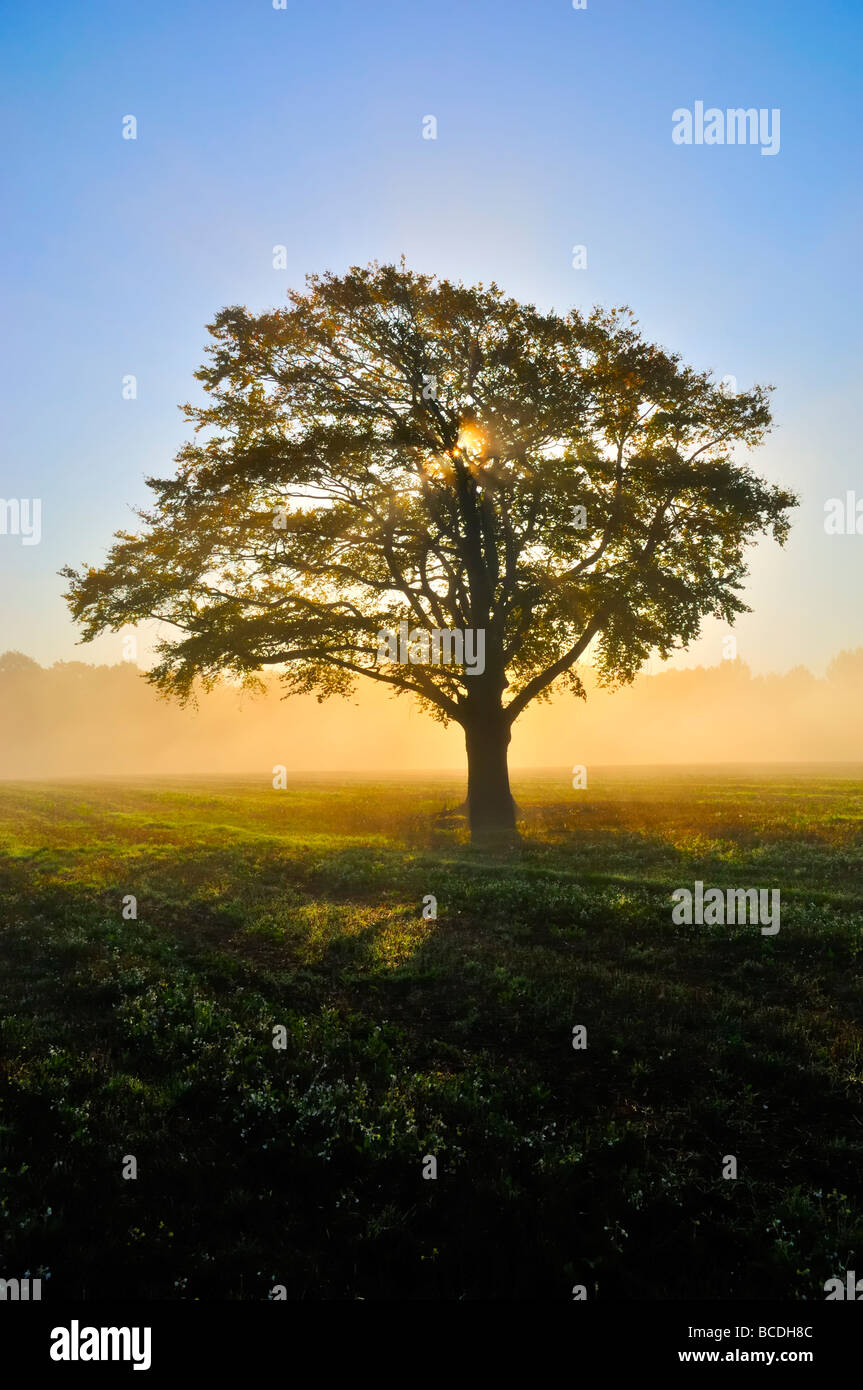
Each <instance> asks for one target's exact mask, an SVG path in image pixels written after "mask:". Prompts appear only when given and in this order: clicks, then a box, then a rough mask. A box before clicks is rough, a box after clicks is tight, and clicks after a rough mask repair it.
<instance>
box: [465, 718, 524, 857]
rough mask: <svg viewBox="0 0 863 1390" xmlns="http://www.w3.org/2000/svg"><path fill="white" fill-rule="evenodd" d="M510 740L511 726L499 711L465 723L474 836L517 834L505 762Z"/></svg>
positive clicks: (477, 837) (468, 796)
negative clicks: (496, 713)
mask: <svg viewBox="0 0 863 1390" xmlns="http://www.w3.org/2000/svg"><path fill="white" fill-rule="evenodd" d="M509 740H510V730H509V725H508V724H507V722H506V720H504V719H503V718H502V717H501V715H500V714H498V715H497V716H495V715H491V714H489V716H488V717H478V718H476V717H475V718H473V719H471V720H470V721H469V722H468V723H467V724H466V725H465V742H466V744H467V809H468V819H469V822H470V830H471V836H472V837H473V838H474V839H481V838H488V837H493V838H497V837H500V836H501V835H504V836H506V835H509V836H514V835H515V833H516V829H515V802H514V801H513V799H512V792H511V791H510V789H509V771H508V768H507V761H506V759H507V749H508V748H509Z"/></svg>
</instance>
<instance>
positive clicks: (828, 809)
mask: <svg viewBox="0 0 863 1390" xmlns="http://www.w3.org/2000/svg"><path fill="white" fill-rule="evenodd" d="M514 789H515V794H516V798H517V800H518V802H519V805H520V807H521V809H522V813H523V816H524V825H523V830H524V847H523V850H522V852H521V853H520V854H519V855H517V856H510V857H509V858H508V859H501V858H494V857H489V856H488V855H486V854H483V853H481V852H479V851H474V850H472V849H471V848H470V846H469V845H468V844H467V843H466V838H465V834H464V829H463V826H462V825H461V823H460V822H441V821H437V820H436V815H437V813H438V812H440V811H441V810H442V809H443V808H444V807H446V806H449V807H453V806H455V805H456V804H457V802H458V801H459V800H460V799H461V796H462V789H461V785H460V783H459V782H458V781H457V780H456V779H452V780H451V781H447V780H446V779H445V778H436V777H431V776H430V777H428V778H425V779H422V778H417V779H415V780H413V781H411V782H401V783H398V782H393V781H386V780H380V781H378V782H375V783H372V782H371V781H365V782H364V781H361V780H359V779H343V780H338V779H335V778H319V779H313V778H305V779H303V780H302V781H298V782H297V783H296V784H294V785H292V786H291V787H290V789H289V790H287V791H283V792H275V791H273V790H271V789H270V788H269V786H268V785H267V784H264V785H263V786H255V785H253V784H252V783H251V782H250V781H245V782H242V781H239V780H236V779H233V780H230V779H213V780H211V781H203V780H201V779H198V780H196V781H194V782H188V781H182V780H180V779H177V780H176V781H172V782H165V781H162V782H159V783H156V782H153V783H150V784H147V783H146V782H141V783H139V784H137V785H135V786H126V785H124V784H122V783H120V782H101V783H90V784H84V783H80V784H71V783H61V784H58V785H55V786H48V785H46V784H33V785H23V784H9V783H6V784H0V894H2V910H0V981H2V983H0V995H2V1001H3V1010H2V1011H3V1014H4V1021H3V1030H2V1057H3V1065H2V1079H0V1086H2V1090H0V1208H2V1210H0V1276H2V1277H15V1276H16V1275H23V1273H24V1272H25V1271H29V1272H30V1273H31V1274H32V1275H34V1276H39V1275H41V1276H42V1277H43V1279H47V1278H49V1277H50V1283H48V1284H47V1286H45V1288H46V1291H45V1297H46V1298H50V1297H52V1296H53V1297H58V1298H65V1297H68V1298H77V1297H86V1298H100V1297H105V1298H107V1297H114V1296H121V1297H143V1298H201V1299H209V1298H230V1299H265V1298H266V1297H267V1296H268V1292H269V1290H270V1289H271V1288H272V1286H273V1285H274V1284H284V1285H285V1286H286V1289H287V1293H288V1297H289V1298H350V1299H354V1298H365V1299H369V1298H387V1297H407V1298H444V1299H459V1298H468V1299H476V1298H495V1299H497V1298H511V1297H536V1298H552V1299H558V1298H560V1299H567V1298H569V1297H570V1296H571V1295H570V1290H571V1287H572V1285H573V1284H575V1283H581V1284H584V1285H585V1286H586V1287H587V1290H588V1294H589V1296H590V1297H600V1298H608V1299H615V1298H636V1299H665V1298H681V1297H695V1298H737V1297H741V1298H747V1297H749V1298H783V1297H789V1298H797V1299H800V1298H805V1299H821V1298H823V1297H824V1293H823V1284H824V1281H825V1280H826V1279H828V1278H831V1277H834V1276H836V1275H839V1276H840V1277H841V1276H842V1275H843V1273H844V1271H845V1270H846V1269H847V1268H855V1267H857V1266H860V1263H861V1261H863V1219H861V1213H860V1200H859V1199H860V1191H861V1172H863V1162H861V1159H863V1111H861V1106H860V1090H861V1078H863V1048H861V1028H860V1019H861V1002H863V989H861V948H863V935H861V926H863V779H861V778H859V777H858V778H856V779H855V778H854V777H840V776H838V775H837V773H836V771H835V770H834V771H832V772H831V771H829V770H827V771H823V772H810V773H804V772H802V771H796V772H793V773H792V772H788V773H782V774H777V773H775V772H774V773H772V774H768V773H766V772H757V771H750V772H749V773H746V772H728V773H723V774H720V773H718V772H717V771H715V770H714V771H712V772H707V773H702V774H699V773H697V772H694V771H678V772H675V773H668V772H665V773H663V772H661V771H659V770H651V769H640V770H638V771H629V772H623V771H621V770H605V771H603V770H593V769H592V770H591V786H590V789H589V790H587V791H573V790H571V788H570V786H569V779H568V777H567V776H566V775H565V774H564V773H562V772H561V773H560V774H557V775H555V774H551V773H549V774H536V775H530V776H522V777H520V778H519V777H516V778H515V779H514ZM697 878H700V879H703V880H704V881H705V883H707V884H710V885H718V886H734V887H770V888H779V889H780V891H781V895H782V926H781V931H780V932H779V934H778V936H775V937H763V936H762V935H761V934H760V932H759V930H758V928H757V927H755V926H745V927H744V926H741V927H737V926H734V927H697V926H691V927H687V926H675V925H673V924H672V921H671V903H670V894H671V892H672V890H673V889H674V888H675V887H683V886H689V887H691V886H692V884H693V882H694V880H695V879H697ZM126 894H134V895H135V896H136V898H137V903H138V918H137V920H136V921H133V920H129V921H126V920H123V917H122V911H121V907H122V899H123V896H124V895H126ZM426 894H434V895H435V896H436V898H437V903H438V915H437V919H436V920H432V921H427V920H424V919H423V916H422V910H421V909H422V901H423V897H424V895H426ZM579 1023H581V1024H584V1025H586V1027H587V1030H588V1047H587V1050H586V1051H574V1050H573V1048H572V1046H571V1035H572V1029H573V1026H574V1025H575V1024H579ZM279 1024H281V1025H283V1026H284V1027H285V1028H286V1030H287V1047H286V1048H285V1049H284V1050H276V1049H274V1048H273V1046H272V1036H273V1028H274V1026H276V1025H279ZM128 1154H132V1155H134V1156H135V1157H136V1158H137V1161H138V1178H137V1180H135V1181H124V1179H123V1178H122V1176H121V1170H122V1164H123V1158H124V1156H125V1155H128ZM427 1154H433V1155H434V1156H435V1157H436V1158H437V1162H438V1178H437V1180H436V1181H426V1180H424V1179H423V1177H422V1167H423V1158H424V1156H425V1155H427ZM726 1154H734V1155H736V1157H737V1160H738V1164H739V1177H738V1178H737V1180H736V1181H724V1180H723V1179H722V1177H721V1172H722V1162H723V1157H724V1156H725V1155H726ZM855 1261H856V1265H855Z"/></svg>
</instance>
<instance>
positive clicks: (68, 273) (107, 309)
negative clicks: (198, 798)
mask: <svg viewBox="0 0 863 1390" xmlns="http://www.w3.org/2000/svg"><path fill="white" fill-rule="evenodd" d="M861 38H863V7H861V6H860V5H859V2H858V0H855V3H851V0H848V2H847V3H832V4H831V3H828V4H820V5H814V4H812V3H807V4H804V3H798V2H797V0H782V2H781V3H780V2H779V0H760V3H759V4H758V5H757V6H754V5H753V4H752V3H751V0H749V3H743V0H731V3H725V4H715V5H711V6H706V5H700V4H699V5H693V4H692V3H691V0H663V3H661V4H649V3H646V0H619V2H615V0H588V7H587V9H586V10H579V11H576V10H574V9H573V8H572V4H571V0H521V2H520V3H514V0H460V2H459V3H455V0H442V2H441V3H434V4H432V3H427V4H426V3H421V2H418V0H400V3H397V2H396V0H386V2H382V0H377V2H376V0H368V2H367V3H364V4H362V5H359V4H356V3H347V0H336V3H328V0H315V3H311V2H310V0H287V8H286V9H285V10H274V9H273V7H272V3H271V0H209V3H203V0H184V3H182V4H177V3H176V0H175V2H174V3H163V2H162V0H149V3H146V4H144V3H139V4H117V3H110V4H108V3H102V2H101V0H91V3H87V4H84V3H69V4H65V5H60V6H39V5H33V6H30V5H19V6H11V5H7V6H4V7H3V8H2V10H0V44H2V51H3V53H4V55H5V58H4V68H5V71H4V80H3V83H2V89H0V119H2V126H3V135H4V139H3V147H4V156H3V184H4V190H5V194H6V198H5V202H6V216H5V218H4V219H3V225H2V229H0V254H2V265H3V281H4V286H3V288H4V301H5V306H4V307H5V313H4V322H5V326H6V331H5V333H4V335H3V340H2V353H3V361H2V373H0V381H2V393H3V396H4V397H5V399H4V400H3V418H4V426H5V428H4V430H3V443H2V454H0V496H2V497H4V498H10V497H28V498H29V497H40V498H41V499H42V507H43V521H42V531H43V537H42V541H41V543H40V544H39V545H37V546H23V545H22V544H21V543H20V538H18V537H14V536H8V535H7V536H0V584H2V590H3V602H2V608H0V651H3V650H6V649H8V648H17V649H20V650H23V651H25V652H27V653H28V654H29V655H31V656H33V657H35V658H36V659H37V660H39V661H41V662H43V663H50V662H51V661H53V660H57V659H70V658H76V657H77V658H79V659H85V660H105V661H115V660H119V659H121V650H120V639H119V638H116V637H113V638H104V639H100V641H99V642H97V643H95V644H93V645H92V646H89V647H76V646H75V641H76V633H75V630H74V628H73V627H72V624H71V622H70V619H69V617H68V614H67V610H66V608H65V605H64V604H63V602H62V600H61V597H60V594H61V591H62V588H63V582H62V581H61V580H60V579H58V578H57V575H56V571H57V569H58V568H59V567H60V566H61V565H62V564H65V563H69V562H71V563H75V564H77V563H79V562H80V561H83V560H86V561H88V562H91V563H97V562H98V561H100V560H101V559H102V558H103V556H104V553H105V550H106V548H107V546H108V544H109V542H110V537H111V534H112V532H113V531H114V530H115V529H117V528H118V527H124V526H129V525H131V524H133V518H132V516H131V513H130V511H129V507H130V505H139V504H141V503H143V502H145V500H146V496H147V489H146V487H145V486H144V482H143V479H144V477H145V476H147V475H152V474H155V475H156V476H161V475H164V474H166V473H169V472H170V471H171V469H172V458H173V455H174V453H175V452H176V450H177V448H178V447H179V445H180V444H181V443H182V440H183V438H184V435H185V426H184V423H183V420H182V417H181V415H180V413H179V411H178V410H177V405H178V404H179V403H180V402H182V401H184V400H186V399H188V398H189V397H190V396H193V397H194V396H196V395H197V393H198V391H199V387H198V384H197V383H196V382H195V381H194V380H193V375H192V374H193V372H194V370H195V369H196V367H197V366H198V365H199V364H200V362H201V361H202V360H203V348H204V346H205V343H206V339H207V335H206V333H205V327H204V326H205V324H206V323H207V322H208V321H209V320H210V319H211V318H212V317H213V315H214V314H215V312H216V311H217V310H218V309H219V308H220V307H221V306H222V305H224V304H230V303H244V304H246V305H248V306H249V307H250V308H251V309H261V308H264V307H269V306H273V305H278V304H279V303H281V302H283V300H284V295H285V291H286V289H287V288H288V286H291V285H301V284H302V281H303V277H304V275H305V274H306V272H308V271H320V270H323V269H328V268H329V269H334V270H337V271H338V270H342V269H344V268H345V267H346V266H348V265H350V264H356V263H364V262H366V261H368V260H371V259H373V258H377V259H379V260H389V259H397V258H398V257H399V256H400V255H401V254H402V252H404V254H405V255H406V257H407V260H408V262H409V264H411V265H412V266H414V267H416V268H417V269H422V270H427V271H433V272H438V273H441V274H445V275H448V276H452V277H457V278H462V279H464V280H467V281H472V280H477V279H482V280H486V281H487V280H490V279H495V280H496V281H497V282H498V283H499V284H500V285H501V286H502V287H503V288H504V289H505V290H507V291H508V292H510V293H512V294H514V295H516V296H518V297H520V298H523V299H526V300H531V301H533V302H535V303H538V304H540V305H541V306H552V305H553V306H555V307H557V308H560V309H564V308H566V307H568V306H570V305H571V304H576V305H578V306H579V307H582V308H589V307H590V306H591V305H592V304H594V303H604V304H607V305H610V304H621V303H626V304H629V305H630V306H631V307H632V308H633V309H634V310H635V312H636V314H637V315H638V317H639V319H640V321H641V324H642V327H643V329H644V331H645V332H646V333H647V334H648V336H649V337H651V338H653V339H655V340H656V341H658V342H660V343H662V344H663V345H664V346H666V347H669V348H671V349H674V350H676V351H679V352H681V353H682V355H683V356H684V358H686V359H688V360H689V361H691V362H692V363H693V364H694V365H696V366H697V367H712V368H714V369H715V370H716V372H717V374H718V375H720V376H722V375H725V374H731V375H733V376H735V377H736V378H737V380H738V382H739V384H740V386H741V388H742V387H745V386H747V385H749V384H751V383H752V382H754V381H765V382H773V383H774V384H775V385H776V388H777V390H776V394H775V397H774V405H775V413H776V418H777V429H776V432H775V434H774V436H773V438H772V439H771V442H770V443H769V445H768V446H767V447H765V448H764V449H762V450H761V451H759V453H758V454H757V455H756V456H755V458H754V462H755V463H756V466H757V467H758V469H759V471H761V472H764V473H766V474H767V475H769V476H770V477H772V478H774V479H775V480H777V481H780V482H783V483H787V484H790V485H791V486H793V487H794V488H796V489H797V490H799V491H800V492H801V493H802V495H803V505H802V506H801V508H800V509H799V511H798V513H797V516H796V522H795V528H794V535H793V538H792V540H791V542H790V543H789V545H788V546H787V548H786V549H785V550H784V551H780V550H779V549H778V548H777V547H775V546H774V545H773V544H772V543H771V544H769V545H767V544H766V545H765V546H763V547H762V548H760V549H759V551H758V553H757V554H756V555H755V556H754V559H753V567H752V582H751V585H750V589H749V594H748V598H749V602H750V603H751V604H752V606H753V608H754V610H755V611H754V613H753V614H752V615H751V616H750V617H748V618H745V619H743V620H742V621H741V622H740V624H738V628H737V636H738V650H739V653H740V655H741V656H742V657H743V658H744V659H745V660H746V661H748V662H749V663H750V664H751V665H752V666H753V668H754V669H755V670H759V671H762V670H784V669H787V668H788V667H790V666H794V665H796V664H798V663H803V664H805V665H808V666H809V667H810V668H811V669H813V670H815V671H819V672H820V671H823V669H824V666H825V665H826V663H827V662H828V661H829V659H830V658H831V657H832V656H833V655H834V654H835V653H836V652H837V651H838V650H839V649H840V648H842V647H853V646H858V645H863V606H861V603H860V597H859V596H860V587H861V586H860V577H861V568H863V566H861V561H863V536H826V535H825V534H824V530H823V514H824V511H823V509H824V502H825V501H826V499H827V498H829V497H832V496H837V495H841V494H842V493H844V492H845V490H846V489H856V491H857V493H858V496H859V497H861V498H863V467H861V454H860V445H859V437H860V412H861V405H860V401H861V390H860V383H861V380H863V361H861V358H863V351H861V332H860V309H861V249H860V248H861V235H860V232H861V222H863V216H862V215H861V214H863V196H861V180H860V173H859V168H860V155H859V148H860V136H859V132H860V129H861V118H863V110H861V107H863V100H861V83H860V81H859V72H860V66H861V47H863V45H861ZM697 100H702V101H704V103H705V105H706V106H717V107H720V108H723V109H724V108H727V107H737V106H743V107H750V106H754V107H756V108H759V109H760V108H769V109H773V108H779V110H780V112H781V148H780V151H779V153H778V154H777V155H776V156H775V157H765V156H763V155H762V154H761V152H760V149H759V148H758V147H750V146H745V147H740V146H710V147H708V146H695V145H693V146H688V147H687V146H678V145H675V144H674V143H673V141H672V139H671V130H672V112H673V111H674V110H675V109H676V108H679V107H690V108H691V107H692V106H693V104H694V102H695V101H697ZM129 114H132V115H134V116H135V117H136V119H137V122H138V138H137V140H135V141H130V140H124V139H122V120H123V117H124V116H126V115H129ZM430 114H431V115H434V116H435V117H436V118H437V122H438V138H437V139H436V140H424V139H423V138H422V120H423V117H424V116H426V115H430ZM278 244H281V245H284V246H285V247H286V248H287V269H286V270H274V269H273V265H272V249H273V247H274V246H275V245H278ZM575 244H583V245H585V246H586V247H587V259H588V266H587V269H586V270H574V269H573V268H572V264H571V257H572V247H573V245H575ZM127 374H134V375H135V376H136V378H137V384H138V387H137V389H138V396H137V399H136V400H134V401H129V400H123V399H122V394H121V392H122V379H123V377H124V376H125V375H127ZM721 636H722V633H721V631H720V630H719V629H718V628H716V627H714V626H710V627H709V628H708V630H707V634H706V636H705V638H704V639H703V640H702V642H700V643H699V644H698V645H697V647H694V648H693V649H692V650H691V652H690V654H689V656H688V657H687V658H686V661H687V663H691V662H693V661H695V660H701V661H704V662H707V663H710V664H713V663H714V662H715V661H717V660H718V659H719V657H720V654H721Z"/></svg>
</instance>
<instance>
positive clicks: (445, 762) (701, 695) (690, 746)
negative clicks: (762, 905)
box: [0, 647, 863, 779]
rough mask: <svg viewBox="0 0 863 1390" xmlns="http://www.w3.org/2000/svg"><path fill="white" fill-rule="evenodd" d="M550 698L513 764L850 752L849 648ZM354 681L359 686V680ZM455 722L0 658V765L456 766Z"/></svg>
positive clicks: (861, 739)
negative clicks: (166, 688)
mask: <svg viewBox="0 0 863 1390" xmlns="http://www.w3.org/2000/svg"><path fill="white" fill-rule="evenodd" d="M582 677H583V679H584V681H585V685H586V686H587V688H588V698H587V700H586V701H581V700H576V699H575V698H573V697H572V696H569V695H566V696H559V697H557V698H556V699H554V700H553V701H552V702H551V703H550V704H548V705H538V706H536V707H534V708H532V709H531V710H530V711H529V712H528V713H527V714H526V715H525V716H524V717H523V719H522V720H520V721H519V722H518V724H517V725H516V729H515V733H514V736H513V744H512V749H511V763H512V765H513V766H519V765H520V766H542V767H552V766H561V767H562V766H564V765H566V764H576V763H585V764H590V763H591V762H593V763H660V762H678V763H680V762H683V763H692V762H741V761H756V762H766V761H780V762H800V761H819V762H820V761H840V762H854V761H857V762H860V761H863V724H861V719H860V712H861V708H863V647H860V648H857V649H856V650H855V651H850V652H842V653H841V654H840V655H839V656H837V657H836V659H835V660H834V661H833V662H832V663H831V665H830V667H829V670H828V672H827V675H826V677H825V678H824V679H819V678H816V677H815V676H813V675H812V674H811V672H809V671H807V670H806V669H805V668H804V667H796V668H795V669H794V670H792V671H789V672H788V673H787V674H786V675H769V676H753V675H752V673H751V672H750V670H749V668H748V667H747V666H745V665H744V664H743V663H742V662H740V661H723V662H721V663H720V665H718V666H712V667H696V668H695V669H692V670H668V671H664V672H661V673H660V674H658V675H655V676H641V677H639V679H638V680H637V681H636V683H635V684H634V685H633V686H630V687H625V688H623V689H621V690H618V691H614V692H609V691H605V690H600V689H597V688H596V686H595V683H594V682H593V681H592V680H591V679H590V672H589V671H586V672H583V673H582ZM365 687H367V688H365ZM462 762H463V747H462V742H461V731H460V730H459V729H458V728H455V727H450V728H449V729H443V728H441V726H439V725H437V724H435V723H434V722H433V721H431V720H430V719H429V718H428V717H427V716H426V715H424V714H423V713H421V712H420V711H418V710H417V709H416V708H415V707H414V706H413V705H412V704H411V702H410V701H409V700H408V699H406V698H401V699H393V698H392V697H390V696H389V695H388V694H387V692H386V691H383V690H381V689H379V688H378V687H376V686H373V685H372V684H371V682H365V683H363V682H361V683H360V686H359V688H358V690H357V693H356V695H355V696H354V697H353V700H352V701H344V700H338V699H334V700H332V701H328V702H326V703H325V704H323V705H321V704H318V703H317V701H316V700H315V699H314V697H312V696H298V697H294V698H292V699H290V700H288V701H283V700H280V699H279V698H278V681H277V679H276V677H275V676H273V678H272V681H271V688H270V692H269V693H268V694H267V695H265V696H259V697H255V696H251V695H249V694H247V693H244V692H242V691H240V690H238V689H237V688H236V687H233V686H231V685H228V684H225V685H222V686H220V687H218V688H217V689H216V690H214V691H213V692H212V693H211V694H209V695H202V696H201V699H200V703H199V706H198V708H197V709H194V708H186V709H182V708H180V707H179V706H178V705H177V704H176V703H173V702H169V701H166V700H163V699H161V698H160V697H159V696H158V695H157V694H156V692H155V691H154V690H153V688H152V687H151V686H150V685H149V684H148V683H147V682H146V681H145V680H144V679H143V675H142V673H141V671H140V670H139V669H138V667H137V666H135V665H133V664H131V663H123V664H120V665H116V666H91V665H88V664H86V663H84V662H79V661H65V662H62V661H61V662H57V663H55V664H54V665H53V666H51V667H49V668H44V667H42V666H39V665H38V664H37V663H36V662H35V661H32V660H30V658H29V657H26V656H23V655H22V654H21V653H19V652H7V653H6V654H5V655H4V656H2V657H0V777H3V778H18V779H27V778H30V777H33V778H45V777H48V778H50V777H52V776H55V777H70V776H87V775H93V776H102V775H106V774H126V773H128V774H139V773H207V772H211V773H223V772H238V773H248V772H252V773H254V772H257V771H259V772H260V774H261V776H268V777H269V776H271V770H272V768H273V766H275V765H277V764H283V765H284V766H285V767H287V768H288V769H289V770H294V771H315V770H320V771H338V770H345V771H352V770H356V771H360V770H363V771H365V770H372V771H374V770H377V771H381V772H398V771H400V770H411V769H419V768H435V767H440V768H442V769H443V768H457V767H459V766H461V765H462Z"/></svg>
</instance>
